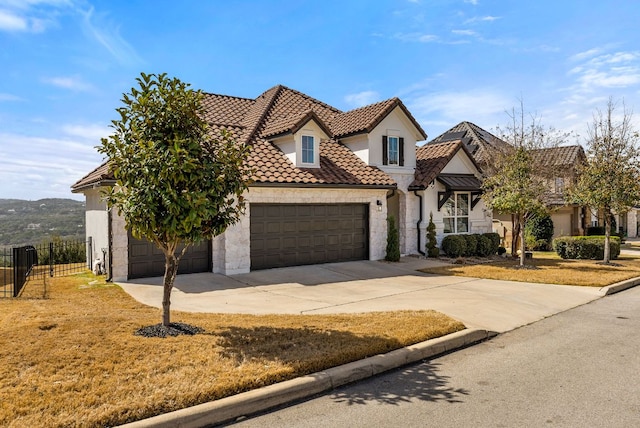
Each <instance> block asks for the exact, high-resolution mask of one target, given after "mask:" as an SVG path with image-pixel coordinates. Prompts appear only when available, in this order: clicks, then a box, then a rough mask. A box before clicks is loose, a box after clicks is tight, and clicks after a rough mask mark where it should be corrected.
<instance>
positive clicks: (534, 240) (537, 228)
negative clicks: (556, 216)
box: [524, 214, 553, 251]
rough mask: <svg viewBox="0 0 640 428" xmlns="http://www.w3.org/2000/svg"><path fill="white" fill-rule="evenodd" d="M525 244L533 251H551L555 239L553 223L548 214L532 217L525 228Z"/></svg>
mask: <svg viewBox="0 0 640 428" xmlns="http://www.w3.org/2000/svg"><path fill="white" fill-rule="evenodd" d="M524 235H525V238H524V239H525V244H526V245H527V248H529V249H531V250H541V251H549V250H550V249H551V239H552V238H553V221H552V220H551V217H550V216H549V215H548V214H545V215H537V216H533V217H531V218H530V219H529V220H528V221H527V225H526V226H525V228H524Z"/></svg>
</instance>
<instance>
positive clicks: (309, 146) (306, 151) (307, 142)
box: [302, 135, 316, 165]
mask: <svg viewBox="0 0 640 428" xmlns="http://www.w3.org/2000/svg"><path fill="white" fill-rule="evenodd" d="M302 163H303V164H311V165H313V164H315V163H316V150H315V138H314V137H313V136H311V135H303V136H302Z"/></svg>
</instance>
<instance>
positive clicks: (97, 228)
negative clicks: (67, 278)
mask: <svg viewBox="0 0 640 428" xmlns="http://www.w3.org/2000/svg"><path fill="white" fill-rule="evenodd" d="M85 197H86V202H85V207H86V208H85V220H86V223H85V224H86V236H87V239H89V238H91V248H92V254H91V255H90V257H91V258H90V260H94V261H95V260H97V259H100V260H102V258H103V254H102V249H103V248H104V249H105V250H106V251H107V252H108V248H109V214H108V212H107V204H106V202H105V201H104V199H103V198H102V195H101V193H100V189H90V190H87V191H86V192H85Z"/></svg>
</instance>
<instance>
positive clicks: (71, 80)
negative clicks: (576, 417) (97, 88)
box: [42, 76, 94, 92]
mask: <svg viewBox="0 0 640 428" xmlns="http://www.w3.org/2000/svg"><path fill="white" fill-rule="evenodd" d="M42 80H43V82H45V83H48V84H50V85H53V86H57V87H59V88H63V89H70V90H72V91H78V92H87V91H91V90H93V89H94V88H93V86H92V85H91V84H89V83H87V82H85V81H83V80H82V79H81V78H80V77H77V76H66V77H65V76H59V77H47V78H44V79H42Z"/></svg>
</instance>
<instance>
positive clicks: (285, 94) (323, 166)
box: [72, 85, 427, 192]
mask: <svg viewBox="0 0 640 428" xmlns="http://www.w3.org/2000/svg"><path fill="white" fill-rule="evenodd" d="M203 106H204V108H205V113H204V117H205V119H206V120H207V122H208V123H209V125H210V127H211V130H212V132H218V131H220V130H222V129H226V130H228V131H229V132H231V133H232V135H233V136H234V138H236V139H237V141H238V143H240V144H249V145H251V147H252V150H251V151H250V154H249V158H248V161H247V163H248V166H249V167H251V168H252V169H253V171H254V173H253V176H252V177H251V178H252V180H253V182H254V185H271V184H284V185H350V186H382V187H392V186H395V185H396V183H395V182H394V181H393V179H391V178H390V177H389V175H387V174H386V173H384V172H383V171H382V170H380V169H378V168H377V167H375V166H370V165H367V164H366V163H365V162H364V161H362V160H361V159H360V158H359V157H358V156H357V155H356V154H355V153H353V152H352V151H351V150H349V149H348V148H347V147H346V146H344V145H343V144H341V143H340V141H339V138H340V137H345V136H351V135H356V134H359V133H368V132H370V131H371V130H372V129H373V128H375V127H376V126H377V125H378V124H379V123H380V122H381V121H382V120H383V119H384V118H385V117H387V116H388V115H389V114H390V113H391V112H392V111H394V110H395V109H396V108H399V109H401V110H402V111H403V112H404V114H405V115H406V117H407V118H408V120H409V121H410V122H411V124H412V125H413V126H414V127H415V129H416V132H417V133H418V134H419V135H420V136H422V137H423V138H424V139H426V137H427V135H426V133H425V132H424V130H423V129H422V128H421V127H420V125H419V124H418V123H417V121H416V120H415V118H414V117H413V116H412V115H411V113H410V112H409V111H408V110H407V108H406V107H405V106H404V104H403V103H402V101H400V99H398V98H391V99H389V100H386V101H382V102H379V103H375V104H371V105H370V106H365V107H361V108H358V109H355V110H351V111H348V112H342V111H340V110H338V109H337V108H335V107H332V106H330V105H328V104H326V103H323V102H321V101H318V100H316V99H315V98H312V97H310V96H308V95H306V94H303V93H301V92H299V91H296V90H293V89H289V88H287V87H285V86H282V85H277V86H274V87H273V88H270V89H268V90H267V91H265V92H264V93H262V94H261V95H259V96H258V97H257V98H255V99H249V98H240V97H233V96H228V95H219V94H210V93H205V94H204V99H203ZM310 120H313V121H315V122H316V123H317V124H318V125H319V126H320V128H321V129H322V130H323V131H324V132H325V133H326V134H327V136H329V138H330V139H329V140H323V141H320V150H319V157H320V159H319V160H320V168H299V167H296V166H295V165H294V164H293V163H292V162H291V161H290V160H289V159H288V158H287V156H286V155H285V154H284V153H283V152H282V151H280V149H279V148H278V147H277V146H275V145H274V144H273V143H271V142H270V141H269V138H273V137H275V136H280V135H285V134H288V133H295V132H297V131H298V130H299V129H301V127H303V126H304V125H305V124H306V123H308V122H309V121H310ZM98 169H99V170H100V173H101V174H102V175H103V177H102V176H101V178H98V177H97V176H96V174H93V175H92V174H91V173H90V174H88V175H87V176H85V177H83V178H82V179H80V180H79V181H78V182H76V183H75V184H74V185H73V186H72V191H74V192H78V191H80V190H81V189H84V188H86V187H87V186H88V185H93V184H96V183H97V182H100V181H101V180H105V179H113V177H112V176H110V175H109V174H108V167H107V164H106V163H105V164H103V165H101V166H100V167H98V168H97V169H96V171H97V170H98ZM96 180H97V181H96Z"/></svg>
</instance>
